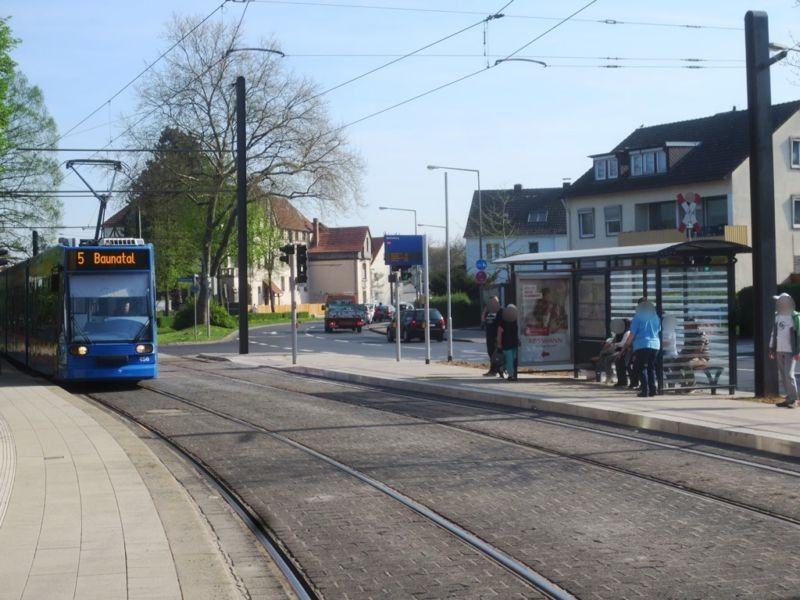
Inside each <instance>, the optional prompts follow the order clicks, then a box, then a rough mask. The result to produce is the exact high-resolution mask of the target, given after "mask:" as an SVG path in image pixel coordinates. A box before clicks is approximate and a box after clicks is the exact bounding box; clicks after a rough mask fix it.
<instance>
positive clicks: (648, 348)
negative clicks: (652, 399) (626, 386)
mask: <svg viewBox="0 0 800 600" xmlns="http://www.w3.org/2000/svg"><path fill="white" fill-rule="evenodd" d="M660 334H661V319H660V318H659V317H658V314H657V313H656V307H655V306H653V303H652V302H650V301H649V300H648V299H647V298H639V302H638V304H637V307H636V316H634V317H633V321H631V335H630V337H629V338H628V340H627V342H626V345H633V354H634V360H635V361H636V368H637V369H638V371H639V382H640V387H641V389H640V391H639V394H638V395H639V397H640V398H646V397H648V396H655V395H656V391H657V382H656V358H657V357H658V351H659V350H660V349H661V337H660Z"/></svg>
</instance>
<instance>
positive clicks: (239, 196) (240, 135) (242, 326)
mask: <svg viewBox="0 0 800 600" xmlns="http://www.w3.org/2000/svg"><path fill="white" fill-rule="evenodd" d="M245 111H246V107H245V101H244V77H242V76H241V75H240V76H239V77H237V78H236V225H237V238H236V239H237V242H238V246H239V248H238V257H237V261H236V262H237V267H238V270H239V354H248V353H249V352H250V338H249V334H250V332H249V330H248V328H247V300H248V297H247V296H248V282H247V267H248V265H247V139H246V138H247V128H246V126H245V119H246V112H245Z"/></svg>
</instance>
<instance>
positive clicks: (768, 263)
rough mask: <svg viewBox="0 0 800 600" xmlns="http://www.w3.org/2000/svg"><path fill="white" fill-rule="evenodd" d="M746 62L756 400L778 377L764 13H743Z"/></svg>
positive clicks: (769, 392) (774, 390)
mask: <svg viewBox="0 0 800 600" xmlns="http://www.w3.org/2000/svg"><path fill="white" fill-rule="evenodd" d="M744 24H745V32H744V35H745V54H746V59H747V120H748V123H749V130H750V211H751V221H752V223H753V234H752V246H753V290H754V305H755V306H754V312H755V314H754V315H753V316H754V323H753V324H754V328H753V332H754V333H753V345H754V354H755V356H754V358H755V393H756V396H759V397H764V396H776V395H777V394H778V374H777V369H776V368H775V365H774V364H772V361H770V360H769V357H768V349H769V335H770V332H771V330H772V323H773V321H774V307H773V299H772V297H773V296H774V295H775V293H776V290H777V281H776V279H777V276H776V272H775V263H776V257H775V254H776V252H775V182H774V179H773V177H774V175H773V172H772V170H773V158H772V124H771V118H770V112H771V106H772V99H771V97H770V77H769V66H770V56H769V21H768V18H767V13H765V12H761V11H748V12H747V14H746V15H745V18H744Z"/></svg>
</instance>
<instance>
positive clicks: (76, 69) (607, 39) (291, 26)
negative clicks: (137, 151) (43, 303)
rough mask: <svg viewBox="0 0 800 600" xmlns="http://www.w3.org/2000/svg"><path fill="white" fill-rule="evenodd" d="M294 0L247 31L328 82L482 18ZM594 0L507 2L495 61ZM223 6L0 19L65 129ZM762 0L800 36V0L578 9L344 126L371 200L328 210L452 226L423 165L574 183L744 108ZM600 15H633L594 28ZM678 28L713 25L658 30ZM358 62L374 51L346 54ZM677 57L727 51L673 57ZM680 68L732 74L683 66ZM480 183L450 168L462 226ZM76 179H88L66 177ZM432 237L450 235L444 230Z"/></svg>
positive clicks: (439, 65)
mask: <svg viewBox="0 0 800 600" xmlns="http://www.w3.org/2000/svg"><path fill="white" fill-rule="evenodd" d="M292 1H293V0H287V1H286V2H270V1H265V2H253V3H251V4H250V5H249V7H248V9H247V13H246V16H245V19H244V24H243V31H244V39H245V40H246V41H247V42H248V43H249V44H250V45H258V42H259V40H260V39H262V38H265V37H272V38H274V39H275V40H276V41H277V43H278V45H279V46H280V47H281V48H282V49H283V50H284V51H285V52H286V53H287V55H288V56H287V58H285V59H284V65H285V66H286V67H287V68H290V69H292V70H293V71H294V72H296V73H297V74H299V75H302V76H305V77H307V78H309V79H311V80H313V81H315V82H317V83H318V84H319V86H320V87H321V88H328V87H330V86H332V85H335V84H337V83H340V82H341V81H344V80H346V79H349V78H350V77H352V76H354V75H357V74H360V73H362V72H364V71H367V70H369V69H370V68H373V67H375V66H378V65H380V64H382V63H383V62H386V61H387V60H389V57H379V56H375V55H396V54H403V53H406V52H408V51H411V50H413V49H416V48H418V47H420V46H423V45H425V44H427V43H429V42H431V41H433V40H436V39H438V38H441V37H443V36H445V35H448V34H450V33H452V32H454V31H457V30H458V29H460V28H463V27H465V26H467V25H469V24H472V23H474V22H476V21H478V20H479V19H480V16H479V15H465V14H449V13H446V12H441V13H439V12H411V11H395V10H377V9H370V8H346V7H325V6H311V5H305V4H292ZM320 2H323V3H324V2H327V3H330V4H349V5H368V6H383V7H404V8H415V7H416V8H435V9H441V10H444V11H447V10H456V11H476V12H478V13H480V14H490V13H494V12H496V11H497V10H498V9H499V8H500V7H501V6H502V5H503V4H504V1H503V0H495V1H489V0H461V1H459V0H438V1H435V2H432V1H428V2H425V1H422V0H320ZM585 3H586V0H582V1H574V0H563V1H560V2H542V1H533V0H516V1H515V2H513V3H512V4H511V6H509V7H508V8H507V9H506V10H505V11H504V13H505V14H506V15H507V16H506V17H504V18H502V19H498V20H495V21H492V22H490V23H489V26H488V33H487V36H488V46H487V47H488V52H489V53H490V54H491V55H492V58H491V59H490V62H491V63H494V58H495V57H500V56H503V55H505V54H508V53H510V52H512V51H513V50H516V49H517V48H518V47H520V46H522V45H523V44H524V43H526V42H528V41H530V40H531V39H533V38H534V37H536V36H537V35H539V34H540V33H542V32H543V31H545V30H546V29H547V28H549V27H551V26H552V25H553V24H554V23H555V22H556V21H553V20H548V19H547V18H555V17H564V16H566V15H568V14H570V13H571V12H573V11H574V10H576V9H578V8H579V7H581V6H583V5H584V4H585ZM219 4H220V1H219V0H191V1H190V0H172V1H170V2H164V1H163V0H161V1H159V0H137V1H136V2H113V3H109V2H99V1H96V0H81V1H79V2H62V1H56V0H39V1H37V2H31V1H30V0H5V2H4V3H3V8H2V9H0V13H2V14H7V15H11V17H12V20H11V26H12V28H13V30H14V34H15V35H16V36H17V37H19V38H21V40H22V44H21V45H20V46H19V48H18V49H17V50H16V51H15V52H14V58H15V59H16V60H17V62H18V63H19V67H20V68H21V69H22V70H23V71H24V72H25V73H26V74H27V76H28V77H29V79H30V80H31V81H32V82H33V83H35V84H37V85H39V86H40V87H42V89H43V90H44V92H45V98H46V101H47V104H48V107H49V109H50V111H51V113H52V114H53V115H54V117H55V118H56V121H57V122H58V125H59V129H60V131H62V132H64V131H66V130H68V129H69V128H70V127H72V126H73V125H75V124H76V123H77V122H78V121H80V120H81V119H82V118H83V117H85V116H86V115H87V114H88V113H89V112H90V111H91V110H93V109H94V108H95V107H97V106H98V105H99V104H101V103H102V102H104V101H105V100H106V99H108V98H109V97H110V96H111V95H112V94H113V93H115V92H116V91H117V90H118V89H119V88H120V87H121V86H122V85H124V84H125V83H127V82H128V81H129V80H130V79H131V78H132V77H133V76H134V75H135V74H136V73H138V72H139V71H140V70H141V69H142V68H143V67H144V66H145V65H146V64H147V63H149V62H150V61H152V60H153V59H155V58H156V57H157V56H158V55H159V53H160V52H161V50H163V49H164V48H165V47H166V44H165V42H164V39H163V31H164V24H165V23H166V22H167V21H168V19H169V18H170V16H171V15H172V14H173V13H177V14H196V15H201V16H205V15H206V14H208V13H209V12H211V11H212V10H213V9H214V8H215V7H216V6H218V5H219ZM243 7H244V6H243V4H241V3H233V2H229V3H228V4H226V6H225V8H224V10H223V11H222V12H221V14H218V15H216V16H215V17H214V18H216V19H224V20H225V21H227V22H235V21H238V19H239V17H240V16H241V12H242V10H243ZM754 8H755V9H761V10H766V11H767V12H768V13H769V15H770V29H771V38H772V39H773V40H774V41H780V42H789V43H791V42H793V41H794V39H795V38H798V39H800V8H795V2H794V0H769V1H762V2H761V3H760V5H754V4H753V3H752V2H744V1H739V0H725V1H722V0H714V1H711V0H707V1H702V0H694V1H687V0H669V1H667V0H661V1H650V2H630V1H628V2H624V1H621V0H618V1H616V0H599V1H598V2H596V3H595V4H594V5H592V6H591V7H590V8H588V9H587V10H586V11H585V12H583V13H581V15H580V18H582V19H588V20H591V22H587V21H577V20H576V21H573V22H569V23H567V24H565V25H563V26H562V27H560V28H558V29H556V30H555V31H553V32H552V33H550V34H548V35H546V36H545V37H543V38H542V39H541V40H539V41H537V42H535V43H534V44H532V45H531V46H530V47H529V48H528V49H527V50H526V51H525V52H524V53H523V55H525V56H531V57H534V56H535V57H537V58H539V59H540V60H544V61H545V62H547V63H549V64H550V65H551V66H550V67H548V68H542V67H540V66H538V65H535V64H530V63H506V64H503V65H500V66H499V67H496V68H492V69H487V70H486V71H485V72H483V73H481V74H479V75H477V76H475V77H472V78H471V79H469V80H467V81H464V82H461V83H459V84H456V85H453V86H451V87H449V88H447V89H444V90H442V91H440V92H437V93H435V94H432V95H430V96H427V97H425V98H423V99H420V100H417V101H415V102H413V103H410V104H408V105H406V106H403V107H401V108H398V109H396V110H392V111H390V112H388V113H386V114H383V115H381V116H378V117H375V118H372V119H369V120H367V121H364V122H362V123H359V124H357V125H354V126H352V127H350V128H348V129H347V130H346V131H347V132H348V133H347V135H348V137H349V140H350V142H351V143H352V145H353V147H354V148H355V149H356V150H357V151H358V152H359V153H360V154H361V156H362V157H363V158H364V160H365V162H366V165H367V171H366V173H365V177H364V185H363V191H364V201H365V203H366V206H365V207H364V208H363V209H359V210H356V211H352V212H351V213H349V214H347V215H338V214H335V213H328V214H323V215H321V216H322V218H323V220H324V221H326V222H328V223H331V224H337V225H346V224H352V225H361V224H367V225H369V226H370V228H371V230H372V232H373V235H380V234H383V233H384V232H388V233H410V232H411V228H412V220H411V216H410V214H404V213H391V212H383V211H379V210H378V208H377V207H378V206H380V205H388V206H402V207H406V208H415V209H417V210H418V211H419V221H420V222H422V223H433V224H443V223H444V208H443V189H442V188H443V185H442V174H441V173H437V172H431V171H428V170H426V169H425V166H426V165H427V164H430V163H436V164H445V165H453V166H461V167H468V168H478V169H480V170H481V178H482V183H483V187H484V188H486V189H489V188H498V187H507V186H509V187H510V186H511V185H513V184H515V183H522V184H523V185H525V186H526V187H548V186H558V185H561V181H562V179H563V178H567V177H569V178H572V179H573V180H574V179H577V177H579V176H580V175H581V173H583V171H584V170H586V169H587V168H588V167H589V165H590V161H589V159H588V158H587V155H590V154H597V153H601V152H604V151H607V150H609V149H610V148H611V147H613V146H614V145H615V144H616V143H617V142H618V141H620V140H621V139H622V138H623V137H625V136H626V135H627V134H628V133H629V132H630V131H631V130H632V129H634V128H636V127H638V126H639V125H642V124H645V125H651V124H656V123H662V122H669V121H676V120H682V119H687V118H692V117H697V116H704V115H709V114H713V113H717V112H721V111H726V110H730V109H731V107H732V106H734V105H735V106H737V107H738V108H745V107H746V91H745V72H744V61H743V59H744V33H743V31H742V30H741V27H742V24H743V19H744V14H745V12H746V11H747V10H748V9H754ZM522 16H525V17H537V18H521V17H522ZM541 17H545V18H541ZM606 19H614V20H617V21H623V22H627V23H630V24H614V25H611V24H604V23H600V22H598V21H604V20H606ZM633 22H646V23H658V24H661V25H644V24H633ZM667 23H672V24H689V25H704V26H710V27H714V28H700V29H698V28H686V27H671V26H664V25H663V24H667ZM717 27H723V28H734V29H717ZM793 33H794V36H793ZM483 52H484V45H483V28H482V27H480V26H479V27H475V28H473V29H472V30H470V31H468V32H466V33H464V34H461V35H459V36H457V37H456V38H454V39H452V40H449V41H448V42H445V43H443V44H440V45H438V46H436V47H434V48H432V49H430V50H428V51H427V53H429V54H438V55H448V56H427V57H413V58H409V59H407V60H404V61H402V62H400V63H398V64H397V65H394V66H392V67H390V68H387V69H384V70H383V71H381V72H379V73H377V74H375V75H373V76H370V77H367V78H364V79H362V80H360V81H358V82H356V83H354V84H351V85H348V86H345V87H343V88H341V89H340V90H337V91H335V92H332V93H330V94H328V95H327V101H328V103H329V107H330V113H331V115H332V118H333V120H334V121H335V122H336V123H340V124H344V123H349V122H351V121H353V120H355V119H358V118H360V117H363V116H365V115H367V114H370V113H372V112H374V111H377V110H380V109H382V108H385V107H386V106H389V105H391V104H394V103H396V102H399V101H401V100H404V99H406V98H409V97H411V96H414V95H416V94H418V93H421V92H424V91H426V90H428V89H430V88H433V87H436V86H438V85H441V84H443V83H446V82H448V81H451V80H453V79H456V78H458V77H460V76H462V75H466V74H468V73H470V72H472V71H474V70H476V69H480V68H481V67H482V66H485V64H486V59H484V58H483ZM354 54H356V55H370V56H341V55H354ZM304 55H305V56H304ZM308 55H321V56H308ZM334 55H338V56H334ZM452 55H460V56H452ZM463 55H466V56H463ZM553 57H587V58H553ZM600 57H623V58H626V59H627V58H630V59H637V60H625V61H619V62H617V63H616V64H624V65H631V66H630V67H627V68H622V69H605V68H596V67H594V66H587V65H598V64H608V63H609V61H607V60H602V59H601V58H600ZM679 58H702V59H714V60H715V61H714V62H710V63H686V62H680V61H676V60H674V59H679ZM664 59H673V60H664ZM681 64H683V65H686V64H703V65H705V64H708V65H714V66H717V67H722V68H711V69H697V70H690V69H684V68H672V67H674V66H676V65H681ZM566 65H573V66H566ZM576 65H577V66H576ZM772 84H773V85H772V93H773V101H774V102H776V103H777V102H784V101H788V100H793V99H797V98H798V97H800V74H799V73H798V72H795V71H792V70H791V69H790V68H788V67H786V66H783V65H781V66H778V67H775V68H773V70H772ZM134 108H135V91H134V90H133V89H129V90H128V91H127V92H125V93H123V94H122V95H120V97H118V98H117V99H115V100H114V101H113V102H111V103H110V104H109V105H108V106H105V107H104V108H103V109H102V110H100V111H99V112H98V113H97V114H96V115H95V116H94V117H93V118H92V119H90V120H89V121H88V122H87V123H84V124H83V125H82V126H81V127H79V128H78V129H77V130H76V134H73V135H70V136H69V137H67V138H65V139H64V140H63V141H62V142H61V143H62V146H64V147H66V146H69V147H98V146H102V145H104V144H105V143H107V142H108V140H109V139H110V138H111V137H113V136H114V135H116V134H117V133H119V132H120V131H121V130H122V129H124V126H122V123H121V121H120V119H121V118H122V117H124V116H125V115H129V114H131V113H132V111H133V110H134ZM75 157H77V156H69V155H63V156H61V157H60V158H61V159H62V160H66V159H67V158H75ZM474 183H475V180H474V176H473V175H471V174H468V173H460V174H455V173H454V174H452V175H451V176H450V202H451V227H452V228H453V235H454V236H455V235H460V234H461V232H462V231H463V226H464V223H465V221H466V213H467V207H468V203H469V200H470V197H471V193H472V190H473V189H474V187H475V186H474ZM64 187H65V188H70V189H77V188H80V187H81V185H80V182H79V181H78V180H77V179H75V178H74V176H70V177H68V178H67V179H66V180H65V183H64ZM301 208H303V207H301ZM96 210H97V205H96V202H95V201H94V200H91V199H88V198H85V199H76V200H70V201H67V204H66V206H65V216H64V221H63V224H64V225H89V224H92V223H93V221H94V219H96ZM306 212H307V216H309V217H313V216H316V215H314V214H313V211H311V210H307V211H306ZM70 233H71V235H75V232H74V231H71V232H70ZM430 233H431V234H432V235H433V237H438V238H441V237H442V235H441V232H440V231H439V230H430Z"/></svg>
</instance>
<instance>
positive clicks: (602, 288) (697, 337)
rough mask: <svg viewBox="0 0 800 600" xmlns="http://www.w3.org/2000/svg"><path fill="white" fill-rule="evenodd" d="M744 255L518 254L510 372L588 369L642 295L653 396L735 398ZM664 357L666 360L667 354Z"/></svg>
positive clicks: (712, 249)
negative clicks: (655, 356)
mask: <svg viewBox="0 0 800 600" xmlns="http://www.w3.org/2000/svg"><path fill="white" fill-rule="evenodd" d="M750 251H751V249H750V247H749V246H745V245H742V244H737V243H734V242H728V241H724V240H718V239H696V240H687V241H685V242H679V243H672V244H647V245H640V246H619V247H613V248H596V249H589V250H564V251H557V252H542V253H535V254H519V255H515V256H509V257H506V258H501V259H498V260H496V261H494V263H495V264H496V265H499V266H504V265H505V266H507V267H508V268H509V272H510V279H509V281H510V287H511V289H510V290H508V292H509V293H508V294H507V296H506V297H507V298H514V299H515V301H516V305H517V308H518V311H519V327H520V344H521V345H520V349H519V350H520V351H519V364H520V366H530V367H537V368H540V369H542V370H574V371H575V376H576V377H577V375H578V370H579V369H581V368H595V367H596V364H597V358H598V355H599V353H600V350H601V348H602V346H603V344H604V342H605V341H606V340H607V339H608V338H609V337H611V336H612V335H613V334H612V324H613V325H614V326H615V327H617V328H618V327H619V325H620V324H621V320H624V319H627V320H630V319H632V318H633V315H634V312H635V309H636V304H637V300H638V299H639V298H640V297H642V296H646V297H648V299H649V300H651V301H652V302H653V303H654V304H655V305H656V310H657V311H658V314H659V315H660V316H661V317H662V319H663V321H662V323H663V327H662V341H663V340H664V338H669V339H671V340H673V343H674V344H675V348H676V350H677V353H678V356H677V358H675V357H669V356H666V357H665V356H661V355H660V357H659V369H658V378H659V389H662V390H664V391H676V392H679V391H684V392H686V391H690V390H692V389H701V388H706V389H710V390H711V391H712V393H716V390H717V389H718V388H723V389H725V388H727V389H728V390H729V393H731V394H732V393H733V392H734V391H735V389H736V384H737V378H736V319H735V310H736V307H735V296H736V294H735V292H736V282H735V277H734V272H735V269H734V267H735V264H736V255H737V254H742V253H749V252H750ZM673 354H674V352H673Z"/></svg>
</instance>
